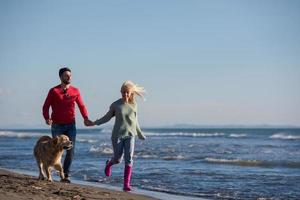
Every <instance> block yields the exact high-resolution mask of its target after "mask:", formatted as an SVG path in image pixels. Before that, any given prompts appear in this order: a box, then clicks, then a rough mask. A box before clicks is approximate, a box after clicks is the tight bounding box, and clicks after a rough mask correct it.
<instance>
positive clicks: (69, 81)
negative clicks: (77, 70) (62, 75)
mask: <svg viewBox="0 0 300 200" xmlns="http://www.w3.org/2000/svg"><path fill="white" fill-rule="evenodd" d="M62 82H63V83H64V84H66V85H68V84H70V83H71V80H63V81H62Z"/></svg>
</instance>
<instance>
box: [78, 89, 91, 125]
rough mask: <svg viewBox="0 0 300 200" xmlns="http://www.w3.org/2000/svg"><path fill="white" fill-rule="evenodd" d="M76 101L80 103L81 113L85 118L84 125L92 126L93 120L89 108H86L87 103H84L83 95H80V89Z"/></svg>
mask: <svg viewBox="0 0 300 200" xmlns="http://www.w3.org/2000/svg"><path fill="white" fill-rule="evenodd" d="M76 103H77V105H78V108H79V111H80V113H81V116H82V117H83V119H84V125H86V126H92V125H93V122H92V121H91V120H89V117H88V112H87V109H86V107H85V105H84V103H83V100H82V98H81V95H80V92H79V91H78V97H77V99H76Z"/></svg>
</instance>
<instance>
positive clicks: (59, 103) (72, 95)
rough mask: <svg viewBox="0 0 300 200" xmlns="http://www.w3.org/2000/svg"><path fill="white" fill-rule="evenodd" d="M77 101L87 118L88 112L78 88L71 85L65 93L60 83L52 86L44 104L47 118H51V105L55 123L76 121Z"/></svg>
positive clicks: (81, 111) (82, 113)
mask: <svg viewBox="0 0 300 200" xmlns="http://www.w3.org/2000/svg"><path fill="white" fill-rule="evenodd" d="M75 102H76V103H77V105H78V107H79V110H80V113H81V115H82V117H83V118H84V119H87V118H88V113H87V110H86V108H85V105H84V103H83V101H82V99H81V96H80V92H79V90H78V89H77V88H75V87H72V86H70V87H69V89H68V90H67V91H66V92H65V93H64V92H63V91H62V89H61V86H60V85H58V86H55V87H54V88H51V89H50V90H49V93H48V96H47V98H46V100H45V103H44V106H43V115H44V118H45V120H47V119H49V108H50V106H51V108H52V113H51V119H52V120H53V123H54V124H72V123H75Z"/></svg>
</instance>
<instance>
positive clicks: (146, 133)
mask: <svg viewBox="0 0 300 200" xmlns="http://www.w3.org/2000/svg"><path fill="white" fill-rule="evenodd" d="M145 135H146V136H187V137H218V136H224V135H225V133H218V132H216V133H187V132H174V133H154V132H145Z"/></svg>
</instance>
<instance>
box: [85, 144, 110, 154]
mask: <svg viewBox="0 0 300 200" xmlns="http://www.w3.org/2000/svg"><path fill="white" fill-rule="evenodd" d="M89 152H90V153H100V154H113V152H114V151H113V150H112V149H111V148H109V147H103V146H100V147H96V146H94V145H93V146H91V148H90V149H89Z"/></svg>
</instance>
